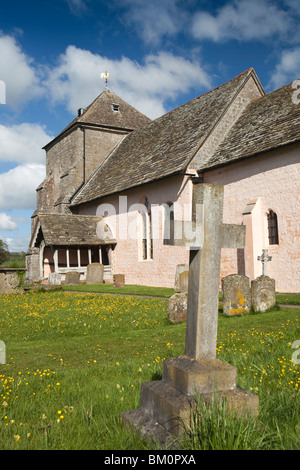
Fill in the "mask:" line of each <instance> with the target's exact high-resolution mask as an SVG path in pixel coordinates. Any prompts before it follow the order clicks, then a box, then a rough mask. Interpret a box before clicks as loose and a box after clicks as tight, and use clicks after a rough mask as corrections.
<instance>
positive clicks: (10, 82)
mask: <svg viewBox="0 0 300 470" xmlns="http://www.w3.org/2000/svg"><path fill="white" fill-rule="evenodd" d="M0 80H3V81H4V82H5V84H6V104H7V105H8V106H10V107H12V108H13V109H19V108H21V107H22V105H23V104H24V103H26V102H28V101H29V100H31V99H33V98H35V97H37V96H40V95H41V93H42V87H41V85H40V79H39V74H38V72H37V67H36V66H35V65H34V61H33V59H32V58H30V57H28V55H26V54H25V53H24V52H23V51H22V49H21V47H20V46H19V45H18V44H17V42H16V39H15V38H14V37H12V36H7V35H1V32H0Z"/></svg>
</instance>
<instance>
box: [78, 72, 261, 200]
mask: <svg viewBox="0 0 300 470" xmlns="http://www.w3.org/2000/svg"><path fill="white" fill-rule="evenodd" d="M253 73H254V74H255V72H254V71H253V69H249V70H247V71H246V72H244V73H242V74H240V75H238V76H237V77H235V78H233V79H232V80H230V81H229V82H227V83H225V84H223V85H221V86H219V87H217V88H215V89H214V90H211V91H209V92H207V93H205V94H203V95H201V96H199V97H198V98H195V99H193V100H192V101H190V102H188V103H186V104H185V105H183V106H180V107H179V108H176V109H175V110H173V111H171V112H169V113H167V114H165V115H164V116H162V117H161V118H159V119H156V120H155V121H151V122H150V123H149V124H147V125H145V126H143V127H141V128H140V129H138V130H136V131H134V132H132V133H131V134H129V135H127V136H126V137H125V138H124V139H123V140H122V142H121V143H120V145H118V146H117V148H116V149H115V150H114V151H113V152H112V153H111V154H110V155H109V156H108V158H107V159H106V160H105V161H104V162H103V164H102V165H101V166H100V167H99V168H98V170H96V171H95V173H94V174H93V175H92V177H91V178H90V179H89V180H88V181H87V183H86V184H85V185H84V187H83V188H82V189H81V190H80V191H79V193H78V194H77V195H76V196H75V198H74V199H73V201H72V205H78V204H82V203H84V202H87V201H91V200H94V199H97V198H100V197H103V196H106V195H110V194H113V193H118V192H121V191H124V190H125V189H130V188H133V187H135V186H139V185H142V184H145V183H149V182H152V181H156V180H158V179H162V178H166V177H168V176H171V175H174V174H178V173H180V172H182V171H184V169H185V168H186V167H187V166H188V164H189V162H190V161H191V159H192V158H193V157H194V155H195V153H196V152H197V151H198V149H199V147H200V146H201V144H202V143H203V141H204V140H205V138H206V137H207V136H208V135H209V133H210V131H211V130H212V129H213V128H214V126H215V124H216V123H217V122H218V120H219V119H220V117H221V116H222V115H223V113H224V112H225V110H226V109H227V107H228V106H229V105H230V102H231V101H232V99H233V98H234V97H235V96H236V94H237V93H238V91H239V90H240V88H241V87H242V86H243V84H244V82H245V80H247V78H248V77H249V75H250V74H253Z"/></svg>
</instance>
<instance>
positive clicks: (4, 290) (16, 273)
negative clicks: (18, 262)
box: [0, 266, 26, 294]
mask: <svg viewBox="0 0 300 470" xmlns="http://www.w3.org/2000/svg"><path fill="white" fill-rule="evenodd" d="M25 271H26V269H22V268H6V267H5V266H0V294H11V293H15V292H19V285H20V274H22V273H24V272H25Z"/></svg>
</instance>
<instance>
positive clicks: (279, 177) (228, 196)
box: [204, 144, 300, 292]
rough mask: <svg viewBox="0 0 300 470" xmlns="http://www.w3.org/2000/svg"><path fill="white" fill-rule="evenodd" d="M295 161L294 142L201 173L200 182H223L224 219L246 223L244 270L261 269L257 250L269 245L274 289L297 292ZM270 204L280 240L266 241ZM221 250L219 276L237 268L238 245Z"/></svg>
mask: <svg viewBox="0 0 300 470" xmlns="http://www.w3.org/2000/svg"><path fill="white" fill-rule="evenodd" d="M299 162H300V145H299V144H298V145H293V146H290V147H286V148H285V149H281V150H277V151H274V152H268V153H266V154H264V155H261V156H258V157H255V158H251V159H249V160H244V161H241V162H239V163H235V164H232V165H229V166H227V167H223V168H219V169H215V170H213V171H210V172H207V173H205V175H204V182H206V183H214V184H222V185H224V187H225V188H224V219H223V222H224V223H237V224H241V223H244V224H246V225H247V236H246V250H245V258H246V265H245V274H246V275H247V276H249V277H250V279H253V278H256V277H258V276H260V275H261V274H262V266H261V262H260V261H257V256H259V255H261V253H262V249H267V250H268V254H269V255H271V256H272V261H271V262H269V263H268V270H267V274H268V275H269V276H270V277H272V278H274V279H275V281H276V291H277V292H300V215H299V214H300V207H299V200H300V183H299V181H300V165H299ZM247 205H248V206H247ZM247 207H248V210H247ZM245 209H246V210H245ZM249 209H250V210H249ZM270 209H271V210H273V211H274V212H276V214H277V217H278V231H279V244H278V245H269V240H268V223H267V213H268V212H269V210H270ZM243 212H244V213H245V214H244V215H243ZM249 212H250V213H249ZM222 251H223V253H222V264H221V277H224V276H226V275H228V274H233V273H236V272H238V262H237V252H236V250H229V249H224V250H222ZM240 269H241V265H240Z"/></svg>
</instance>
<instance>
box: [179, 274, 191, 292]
mask: <svg viewBox="0 0 300 470" xmlns="http://www.w3.org/2000/svg"><path fill="white" fill-rule="evenodd" d="M179 285H180V292H187V291H188V289H189V272H188V271H183V272H182V273H180V274H179Z"/></svg>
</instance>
